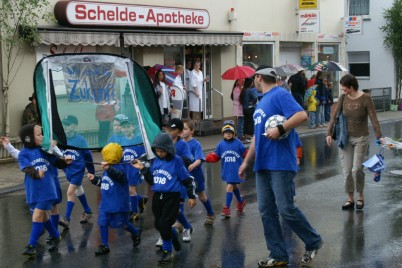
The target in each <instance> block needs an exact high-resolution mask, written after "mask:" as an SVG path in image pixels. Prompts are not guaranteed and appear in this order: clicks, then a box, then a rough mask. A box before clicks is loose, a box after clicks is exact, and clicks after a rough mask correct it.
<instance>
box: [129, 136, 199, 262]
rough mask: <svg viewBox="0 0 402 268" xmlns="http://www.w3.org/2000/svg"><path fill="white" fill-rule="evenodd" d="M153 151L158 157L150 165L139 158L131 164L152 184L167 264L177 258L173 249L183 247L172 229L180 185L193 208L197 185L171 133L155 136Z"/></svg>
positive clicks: (155, 209) (156, 221) (162, 259)
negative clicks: (183, 187)
mask: <svg viewBox="0 0 402 268" xmlns="http://www.w3.org/2000/svg"><path fill="white" fill-rule="evenodd" d="M152 151H153V152H154V154H155V155H156V158H154V159H153V161H152V163H151V165H150V167H149V168H147V167H145V165H144V164H142V163H141V162H140V161H133V164H132V165H133V166H134V167H135V168H137V169H139V170H140V171H141V174H143V175H144V178H145V180H146V182H148V183H149V184H150V185H152V191H153V192H154V195H153V198H152V212H153V214H154V218H155V221H154V224H155V228H156V229H157V230H158V231H159V233H160V235H161V237H162V239H163V245H162V250H163V254H162V257H161V258H160V259H159V260H158V263H159V264H165V263H169V262H171V261H173V259H174V254H173V252H172V251H173V250H172V248H173V247H174V249H175V250H176V251H179V250H180V248H181V245H180V242H179V239H178V234H177V231H176V229H175V228H172V225H173V223H174V222H175V220H176V218H177V214H178V212H179V207H180V189H181V185H184V186H185V187H186V189H187V194H188V197H189V200H188V206H189V207H190V208H193V207H194V206H195V205H196V200H195V192H194V191H195V184H194V178H193V177H192V176H191V175H190V173H189V172H188V171H187V169H186V167H185V166H184V164H183V160H182V159H181V158H180V157H179V156H177V155H176V154H175V148H174V145H173V141H172V138H171V137H170V136H169V134H166V133H161V134H159V135H158V136H156V138H155V140H154V142H153V144H152Z"/></svg>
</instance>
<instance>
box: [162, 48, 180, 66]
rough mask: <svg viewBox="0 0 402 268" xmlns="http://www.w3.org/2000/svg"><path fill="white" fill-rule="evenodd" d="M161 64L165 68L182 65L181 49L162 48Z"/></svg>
mask: <svg viewBox="0 0 402 268" xmlns="http://www.w3.org/2000/svg"><path fill="white" fill-rule="evenodd" d="M163 64H164V65H165V66H175V65H178V64H181V65H183V47H180V46H172V47H164V48H163Z"/></svg>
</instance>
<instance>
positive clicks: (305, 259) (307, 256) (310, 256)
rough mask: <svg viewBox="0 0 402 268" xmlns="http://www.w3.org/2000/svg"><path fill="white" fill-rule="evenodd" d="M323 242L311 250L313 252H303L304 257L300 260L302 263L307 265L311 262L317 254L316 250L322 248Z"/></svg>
mask: <svg viewBox="0 0 402 268" xmlns="http://www.w3.org/2000/svg"><path fill="white" fill-rule="evenodd" d="M323 243H324V242H323V241H322V240H321V242H320V244H319V245H318V248H316V249H313V250H307V251H306V252H304V255H303V257H302V259H301V261H302V263H309V262H312V261H313V260H314V258H315V256H316V255H317V253H318V250H319V249H320V248H321V247H322V244H323Z"/></svg>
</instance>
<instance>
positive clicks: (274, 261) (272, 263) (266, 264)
mask: <svg viewBox="0 0 402 268" xmlns="http://www.w3.org/2000/svg"><path fill="white" fill-rule="evenodd" d="M288 263H289V262H288V261H280V260H277V259H273V258H268V259H265V260H260V261H259V262H258V267H274V266H285V265H287V264H288Z"/></svg>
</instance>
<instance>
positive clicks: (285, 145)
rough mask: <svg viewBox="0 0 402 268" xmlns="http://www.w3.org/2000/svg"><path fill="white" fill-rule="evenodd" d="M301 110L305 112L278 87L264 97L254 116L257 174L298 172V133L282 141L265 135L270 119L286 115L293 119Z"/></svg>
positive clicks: (255, 165)
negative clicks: (284, 171)
mask: <svg viewBox="0 0 402 268" xmlns="http://www.w3.org/2000/svg"><path fill="white" fill-rule="evenodd" d="M300 111H303V108H302V107H301V106H300V105H299V104H298V103H297V102H296V101H295V99H294V98H293V96H292V95H291V94H290V93H289V92H288V91H286V90H285V89H283V88H281V87H274V88H272V89H271V90H270V91H268V92H267V93H265V94H264V95H263V97H262V99H261V100H260V102H259V103H258V105H257V107H256V109H255V112H254V115H253V119H254V133H255V144H256V146H255V164H254V171H260V170H288V171H295V172H297V170H298V167H297V162H296V146H295V145H296V142H295V140H294V139H295V135H294V133H290V134H289V135H288V137H287V138H285V139H281V140H270V139H267V138H266V137H265V136H263V133H265V122H266V121H267V119H268V118H269V117H271V116H273V115H283V116H284V117H286V118H290V117H291V116H292V115H294V114H295V113H297V112H300ZM290 131H291V132H293V131H295V130H294V129H291V130H290Z"/></svg>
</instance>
